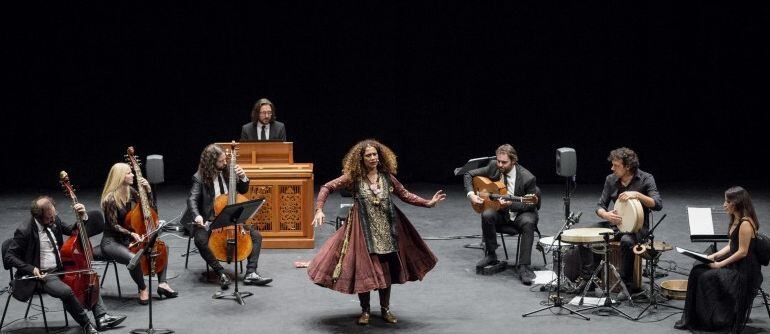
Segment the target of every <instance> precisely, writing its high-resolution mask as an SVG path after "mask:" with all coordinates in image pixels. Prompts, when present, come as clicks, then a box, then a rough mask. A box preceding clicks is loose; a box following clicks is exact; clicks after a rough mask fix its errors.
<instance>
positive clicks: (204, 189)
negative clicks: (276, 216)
mask: <svg viewBox="0 0 770 334" xmlns="http://www.w3.org/2000/svg"><path fill="white" fill-rule="evenodd" d="M235 188H236V190H237V191H238V193H239V194H245V193H246V192H248V191H249V182H248V181H241V180H238V181H237V182H236V184H235ZM187 210H188V211H189V212H190V214H191V217H190V219H195V217H196V216H198V215H200V216H201V217H203V220H208V221H212V220H213V218H214V185H213V184H211V183H208V184H205V183H203V181H202V180H201V176H200V173H195V175H193V177H192V188H190V197H189V198H187Z"/></svg>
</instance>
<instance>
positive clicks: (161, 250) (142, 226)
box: [123, 147, 168, 276]
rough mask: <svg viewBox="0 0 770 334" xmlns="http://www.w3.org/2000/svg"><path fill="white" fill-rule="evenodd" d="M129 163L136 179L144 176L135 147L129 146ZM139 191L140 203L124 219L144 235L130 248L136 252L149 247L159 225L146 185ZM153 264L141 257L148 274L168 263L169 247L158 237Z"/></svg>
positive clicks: (125, 223) (162, 268) (126, 223)
mask: <svg viewBox="0 0 770 334" xmlns="http://www.w3.org/2000/svg"><path fill="white" fill-rule="evenodd" d="M126 156H127V158H128V164H129V165H130V166H131V169H132V170H133V171H134V175H136V179H137V180H139V179H140V178H142V169H141V168H140V167H139V163H138V162H137V161H136V157H134V148H133V147H129V148H128V152H127V155H126ZM137 188H138V189H137V191H138V192H139V204H138V205H136V206H135V207H134V208H133V209H131V211H129V212H128V213H127V214H126V217H125V219H124V221H123V227H124V228H125V229H127V230H129V231H131V232H134V233H136V234H139V235H140V236H144V237H145V239H144V240H143V241H141V242H137V243H135V244H132V245H131V247H129V248H128V249H129V250H130V251H131V252H132V253H134V254H136V253H137V252H139V250H141V249H143V248H145V247H147V239H149V237H148V236H149V235H150V234H152V233H154V232H156V231H155V230H156V229H157V227H158V213H157V212H156V211H155V209H153V208H152V206H150V200H149V198H148V197H147V193H146V192H145V189H144V187H142V186H141V185H139V187H137ZM151 254H152V257H153V261H152V265H151V264H150V263H149V261H148V260H147V257H146V256H143V257H142V258H141V259H140V262H139V265H140V266H141V268H142V273H143V274H144V275H145V276H147V275H150V274H152V273H158V272H161V271H163V270H164V269H165V268H166V264H167V263H168V247H167V246H166V243H164V242H163V240H160V239H159V238H158V239H156V241H155V244H154V245H153V248H152V253H151Z"/></svg>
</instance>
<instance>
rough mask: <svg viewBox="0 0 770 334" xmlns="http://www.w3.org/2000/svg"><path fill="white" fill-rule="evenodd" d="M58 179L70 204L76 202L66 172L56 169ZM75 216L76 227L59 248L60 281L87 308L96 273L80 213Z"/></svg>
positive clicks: (93, 297) (95, 291)
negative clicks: (61, 271)
mask: <svg viewBox="0 0 770 334" xmlns="http://www.w3.org/2000/svg"><path fill="white" fill-rule="evenodd" d="M59 182H60V183H61V185H62V188H64V192H65V193H66V194H67V197H69V198H71V199H72V205H73V206H74V205H76V204H78V198H77V196H75V190H74V189H73V188H72V185H70V180H69V176H68V175H67V172H65V171H61V172H59ZM75 217H77V222H76V226H75V228H74V229H73V230H72V235H71V236H70V237H69V239H67V241H65V242H64V244H63V245H62V248H61V251H60V255H61V262H62V267H63V268H62V270H63V271H64V273H63V274H64V275H63V276H62V279H61V280H62V282H64V284H67V285H69V287H70V288H71V289H72V292H73V293H74V294H75V298H77V300H78V301H79V302H80V305H82V306H83V307H84V308H86V309H89V310H90V309H92V308H93V307H94V305H96V303H97V302H98V301H99V274H97V273H96V272H95V271H94V270H93V269H92V267H91V262H92V261H93V259H94V254H93V249H92V248H91V241H90V240H89V238H88V232H87V231H86V226H85V224H84V223H83V219H82V218H81V217H80V214H78V213H77V212H75Z"/></svg>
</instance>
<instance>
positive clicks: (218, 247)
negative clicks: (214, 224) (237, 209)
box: [209, 141, 253, 263]
mask: <svg viewBox="0 0 770 334" xmlns="http://www.w3.org/2000/svg"><path fill="white" fill-rule="evenodd" d="M230 145H231V147H230V149H228V150H227V154H228V157H229V158H230V162H229V164H228V171H229V175H228V180H227V181H228V182H227V185H228V187H227V190H228V193H226V194H221V195H219V196H217V198H215V199H214V215H219V213H220V212H222V210H223V209H224V208H225V207H226V206H228V205H231V204H237V203H242V202H246V201H248V198H246V196H243V195H241V194H239V193H238V191H237V190H236V188H237V186H236V179H235V178H236V175H235V164H236V156H237V153H236V151H237V146H236V143H235V141H233V142H232V143H231V144H230ZM236 239H237V242H236ZM236 245H237V246H238V247H237V248H235V246H236ZM252 248H253V246H252V245H251V233H250V232H249V230H248V229H246V228H243V227H241V226H237V225H236V226H227V227H223V228H218V229H213V230H211V235H210V236H209V249H210V250H211V253H212V254H214V257H215V258H216V259H217V260H219V261H226V262H228V263H230V262H231V261H233V260H235V261H243V260H245V259H246V258H248V257H249V255H251V251H252Z"/></svg>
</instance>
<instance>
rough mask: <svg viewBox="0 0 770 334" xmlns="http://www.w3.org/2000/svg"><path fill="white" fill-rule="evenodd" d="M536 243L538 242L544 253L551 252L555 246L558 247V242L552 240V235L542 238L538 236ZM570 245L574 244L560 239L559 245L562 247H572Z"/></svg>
mask: <svg viewBox="0 0 770 334" xmlns="http://www.w3.org/2000/svg"><path fill="white" fill-rule="evenodd" d="M538 243H539V244H540V247H543V250H544V251H545V252H546V253H548V252H552V251H554V250H556V249H557V248H559V243H558V242H557V241H555V240H554V237H543V238H540V240H539V241H538ZM572 246H574V245H573V244H571V243H569V242H565V241H564V240H562V242H561V247H562V248H569V247H572Z"/></svg>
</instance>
